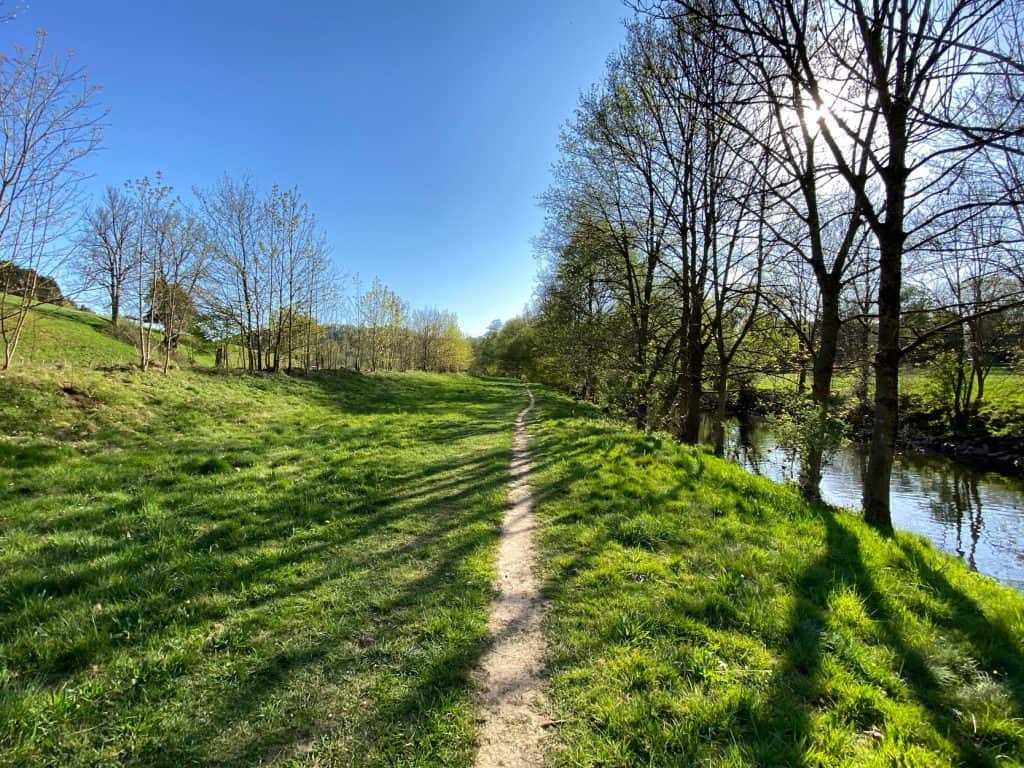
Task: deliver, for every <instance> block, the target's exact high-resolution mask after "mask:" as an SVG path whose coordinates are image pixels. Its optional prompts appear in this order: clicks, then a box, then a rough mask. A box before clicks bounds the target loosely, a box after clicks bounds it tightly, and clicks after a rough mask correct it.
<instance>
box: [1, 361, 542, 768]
mask: <svg viewBox="0 0 1024 768" xmlns="http://www.w3.org/2000/svg"><path fill="white" fill-rule="evenodd" d="M69 377H73V380H72V378H69ZM524 402H525V393H524V391H523V389H522V387H521V385H518V384H516V383H512V382H507V381H481V380H474V379H470V378H468V377H464V376H450V377H443V376H433V375H425V374H423V375H414V374H409V375H403V376H398V375H394V376H375V377H360V376H357V375H351V376H336V377H331V378H324V379H316V378H314V379H309V380H289V379H286V378H284V377H241V376H235V375H229V374H215V373H210V372H202V371H194V372H185V371H181V372H176V373H174V374H173V375H171V376H169V377H163V376H160V375H159V374H154V373H151V374H148V375H141V374H138V373H134V372H130V371H115V372H106V373H100V372H90V371H84V370H77V371H74V372H69V371H67V370H65V371H60V372H52V373H45V372H43V371H42V369H32V370H24V371H21V372H12V373H9V374H7V375H6V376H3V377H0V436H2V437H0V765H5V766H12V767H13V766H50V765H52V766H64V767H65V768H67V767H69V766H101V765H146V766H187V765H220V766H231V765H252V764H255V763H260V762H265V763H273V764H279V765H290V764H298V763H302V762H303V761H304V760H306V759H307V758H310V757H311V756H315V758H316V759H317V760H321V761H325V762H328V763H335V764H344V765H440V764H468V762H470V761H471V757H472V754H473V751H474V747H475V735H474V728H475V721H474V716H475V714H474V709H473V706H472V704H471V686H470V685H469V684H468V677H467V676H468V674H469V672H470V670H471V669H472V667H473V666H474V664H475V662H476V659H477V657H478V655H479V653H480V651H481V648H482V644H483V642H484V640H485V637H486V626H487V625H486V620H487V607H488V603H489V600H490V597H491V577H492V560H493V550H494V545H495V542H496V540H497V535H498V529H497V525H498V521H499V520H500V517H501V513H502V511H503V507H504V502H505V482H506V481H507V476H508V456H509V450H510V444H511V434H512V422H513V418H514V415H515V413H516V411H517V410H518V409H519V408H521V406H522V404H523V403H524Z"/></svg>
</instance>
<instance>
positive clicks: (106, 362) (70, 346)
mask: <svg viewBox="0 0 1024 768" xmlns="http://www.w3.org/2000/svg"><path fill="white" fill-rule="evenodd" d="M8 300H10V299H8ZM123 323H124V325H123V328H122V329H121V330H120V332H118V331H117V330H115V329H114V328H113V326H112V325H111V324H110V320H108V319H107V318H105V317H100V316H99V315H94V314H92V313H91V312H83V311H81V310H77V309H72V308H70V307H63V306H57V305H51V304H42V305H40V306H37V307H34V308H33V309H32V310H31V311H30V312H29V314H28V317H27V318H26V320H25V328H24V330H23V331H22V336H21V340H20V341H19V342H18V346H17V348H16V349H15V353H14V354H15V358H14V364H13V367H19V366H24V365H33V364H39V365H44V366H52V365H61V366H74V367H81V368H108V367H116V366H124V365H137V364H138V360H139V354H138V352H137V351H136V349H135V347H134V346H133V344H132V343H129V342H128V341H126V340H125V337H124V335H123V334H126V333H130V332H131V328H132V325H131V323H130V322H128V321H123ZM162 339H163V335H162V334H161V333H160V332H159V331H154V347H156V345H158V344H159V342H160V341H161V340H162ZM2 352H3V341H2V340H0V354H2ZM181 353H182V356H185V355H187V353H188V349H187V348H185V347H182V349H181ZM193 358H194V359H195V361H196V363H198V364H200V365H208V366H212V365H213V357H212V355H210V354H209V353H202V352H199V351H193Z"/></svg>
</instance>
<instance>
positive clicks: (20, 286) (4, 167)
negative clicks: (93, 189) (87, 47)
mask: <svg viewBox="0 0 1024 768" xmlns="http://www.w3.org/2000/svg"><path fill="white" fill-rule="evenodd" d="M45 46H46V35H45V34H44V33H39V35H38V36H37V39H36V44H35V46H34V47H33V48H32V49H31V50H26V49H23V48H16V49H15V53H14V55H13V56H10V57H4V58H2V59H0V133H2V141H3V147H2V150H3V151H2V152H0V248H2V249H3V251H4V252H5V259H4V260H3V261H2V262H0V337H2V339H3V342H4V362H3V367H4V368H8V367H9V366H10V364H11V361H12V360H13V357H14V353H15V350H16V348H17V345H18V341H19V339H20V338H21V333H22V330H23V329H24V326H25V321H26V319H27V317H28V313H29V311H30V310H31V309H32V307H33V306H35V305H37V304H38V303H40V301H42V300H43V297H41V296H40V295H39V293H38V287H39V278H40V275H41V273H48V272H53V271H55V270H56V268H57V267H58V266H59V265H60V264H61V263H62V262H63V261H64V259H65V258H66V256H67V253H66V251H65V250H64V249H63V248H61V247H59V244H60V241H61V239H62V238H63V236H64V235H65V234H66V233H67V231H68V230H69V229H70V227H71V216H72V213H73V211H74V208H75V203H76V200H77V194H78V182H79V181H80V180H81V172H80V171H79V164H80V161H81V160H82V158H83V157H85V156H86V155H87V154H89V153H90V152H91V151H92V150H93V149H95V148H96V147H97V146H98V145H99V142H100V136H101V121H102V119H103V116H104V112H103V111H102V110H101V109H100V108H99V107H98V104H97V88H96V87H95V86H92V85H90V84H89V81H88V78H87V76H86V73H85V70H84V69H81V68H76V67H75V66H73V65H72V60H71V57H70V56H65V57H59V56H47V55H46V53H45Z"/></svg>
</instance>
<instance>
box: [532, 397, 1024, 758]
mask: <svg viewBox="0 0 1024 768" xmlns="http://www.w3.org/2000/svg"><path fill="white" fill-rule="evenodd" d="M531 429H532V431H533V435H534V438H533V442H532V452H533V463H534V472H535V475H534V479H533V485H534V489H535V498H536V501H537V504H538V514H539V515H540V517H541V520H542V524H543V536H542V547H541V550H542V553H543V558H544V570H545V576H546V584H547V587H546V588H547V590H548V592H549V594H550V596H551V598H552V601H553V607H552V611H551V613H550V615H549V634H550V671H551V676H552V677H551V695H552V700H553V705H554V707H555V710H556V711H555V718H556V719H558V720H559V721H562V724H561V725H560V727H559V728H558V729H557V733H556V738H555V746H554V748H553V751H552V761H553V763H554V764H555V765H559V766H590V765H604V766H677V765H716V766H740V765H763V766H786V765H794V766H795V765H806V766H811V765H823V766H833V765H858V766H929V767H931V766H951V765H972V766H986V765H1020V764H1022V763H1024V596H1021V595H1019V594H1017V593H1015V592H1014V591H1012V590H1011V589H1009V588H1007V587H1003V586H1001V585H999V584H997V583H995V582H994V581H992V580H990V579H988V578H986V577H983V576H980V575H977V574H973V573H970V572H969V571H968V570H967V569H966V568H965V567H964V566H963V564H962V563H960V562H959V561H958V560H956V559H955V558H952V557H949V556H946V555H944V554H942V553H939V552H936V551H934V550H932V549H931V548H930V547H929V545H928V544H927V543H926V542H925V541H924V540H922V539H920V538H917V537H915V536H911V535H906V534H901V533H897V534H895V535H892V536H885V535H882V534H881V533H879V532H877V531H875V530H874V529H872V528H870V527H868V526H866V525H865V524H864V523H863V522H862V520H860V519H859V518H858V517H856V516H854V515H852V514H850V513H846V512H840V511H834V510H830V509H827V508H825V507H822V506H812V505H809V504H807V503H805V502H803V501H801V500H800V499H799V497H798V495H797V493H796V492H795V491H794V490H793V489H792V488H790V487H787V486H782V485H775V484H772V483H770V482H768V481H765V480H763V479H760V478H756V477H753V476H751V475H748V474H746V473H744V472H743V471H742V470H740V469H739V468H737V467H735V466H732V465H730V464H728V463H725V462H722V461H719V460H716V459H714V458H712V457H710V456H707V455H703V454H701V453H698V452H696V451H694V450H691V449H687V448H685V447H681V446H678V445H676V444H674V443H673V442H672V441H670V440H669V439H666V438H663V437H659V436H656V435H655V436H645V435H642V434H639V433H637V432H635V431H632V430H629V429H627V428H624V427H623V426H622V425H620V424H618V423H615V422H612V421H609V420H606V419H603V418H601V417H599V416H597V415H595V414H593V413H592V412H590V411H588V410H586V409H585V408H584V407H582V406H580V405H578V404H573V403H571V402H569V401H567V400H565V399H563V398H561V397H559V396H556V395H552V394H545V395H544V396H543V397H541V398H540V399H539V407H538V409H537V410H536V411H535V413H534V414H533V419H532V424H531Z"/></svg>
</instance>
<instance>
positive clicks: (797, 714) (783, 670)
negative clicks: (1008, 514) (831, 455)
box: [744, 507, 1024, 766]
mask: <svg viewBox="0 0 1024 768" xmlns="http://www.w3.org/2000/svg"><path fill="white" fill-rule="evenodd" d="M816 514H817V515H818V517H819V518H820V519H821V521H822V522H823V524H824V526H825V531H826V551H825V552H824V553H823V554H822V556H821V557H819V558H818V559H816V560H815V561H814V562H812V563H811V564H810V565H809V566H807V568H806V569H805V570H804V571H803V573H802V574H801V575H800V576H799V578H798V579H797V581H796V583H795V585H794V588H793V592H794V596H795V602H794V604H793V608H792V611H791V613H790V617H789V622H788V623H789V630H788V632H787V635H786V638H787V639H786V645H785V654H784V657H783V663H782V665H781V667H780V668H779V669H778V670H777V671H776V672H775V674H774V675H773V679H772V681H771V686H770V692H769V693H768V694H767V696H766V697H765V701H764V702H762V703H760V704H759V705H758V706H757V708H756V712H757V713H759V714H755V715H754V717H753V718H752V720H751V721H750V722H749V723H748V726H747V727H746V728H745V729H744V730H745V741H746V745H747V748H748V749H749V751H750V752H751V753H752V754H753V755H754V756H755V758H756V759H757V760H758V762H760V763H762V764H769V763H770V764H792V765H795V764H803V763H805V762H806V761H807V759H808V755H807V746H808V744H809V742H810V740H811V737H812V735H813V734H812V721H811V713H812V711H813V710H814V709H817V708H820V707H827V706H828V704H827V703H826V702H827V697H826V695H825V692H824V690H823V689H822V685H821V669H822V660H823V657H824V656H825V655H826V654H827V653H832V652H833V649H831V648H829V647H827V646H828V643H829V640H828V639H827V637H828V633H829V619H830V607H829V601H830V597H831V596H832V595H833V594H834V593H835V592H836V590H838V589H842V588H851V589H853V590H854V591H855V592H856V594H857V595H858V596H859V597H860V599H861V600H862V601H863V605H864V607H865V610H866V613H867V615H868V616H870V617H871V621H872V625H873V626H874V627H875V628H876V629H877V630H878V631H879V633H880V636H881V642H882V643H883V644H884V645H885V646H886V647H888V648H889V649H890V650H891V651H892V653H893V654H894V656H895V658H896V659H898V661H899V664H900V672H899V676H900V679H902V680H903V681H904V682H905V684H906V693H907V695H908V696H909V697H910V698H912V699H913V700H914V701H915V702H916V703H917V704H918V705H919V706H920V707H921V709H922V710H923V711H924V713H925V715H926V716H927V717H928V719H929V720H930V722H931V725H932V727H933V728H934V729H935V731H936V732H937V733H939V734H942V735H944V736H945V738H946V739H948V741H949V743H950V745H951V746H952V748H953V749H954V751H955V753H956V755H957V761H958V762H959V763H961V764H963V765H977V766H990V765H991V766H995V765H997V764H998V758H997V755H998V752H999V749H998V747H1000V746H1002V745H992V744H986V743H984V740H983V739H981V738H978V737H977V736H976V735H975V734H973V733H972V731H971V723H970V721H969V720H968V721H965V720H964V718H963V717H962V716H961V713H960V712H959V711H958V709H957V702H956V700H955V699H954V696H953V695H952V692H951V691H950V689H949V687H948V685H947V684H946V683H944V681H943V680H942V679H940V677H939V675H938V674H937V673H936V670H935V669H934V667H933V665H932V663H931V662H930V660H929V658H928V655H927V652H926V651H925V650H923V649H921V648H919V647H916V646H915V645H914V643H913V642H912V641H911V640H909V639H908V637H907V633H906V632H905V629H904V626H903V622H904V621H906V620H911V619H904V618H903V616H913V615H914V614H913V612H908V611H907V609H906V607H904V606H900V604H899V603H900V600H901V597H900V596H899V595H895V594H886V593H885V592H884V590H882V589H881V588H879V586H878V584H877V582H876V578H875V576H874V574H873V573H872V569H871V567H869V566H868V565H866V564H865V562H864V559H863V556H862V552H861V542H860V539H859V538H858V536H857V535H856V534H854V533H853V532H851V530H850V529H849V527H847V525H846V524H845V523H844V521H843V520H842V514H843V513H839V512H836V511H834V510H831V509H825V508H823V507H818V508H817V510H816ZM868 535H870V534H868ZM899 546H900V547H901V548H903V549H904V551H907V547H906V545H905V544H900V545H899ZM910 562H911V568H912V571H913V573H914V574H916V575H918V576H920V577H923V578H924V580H925V581H926V583H929V584H930V585H931V586H932V588H933V589H936V592H937V594H938V595H939V596H940V597H941V599H942V600H943V601H944V602H945V603H946V605H948V606H949V607H951V608H952V609H953V614H952V618H951V619H950V620H947V621H946V622H945V623H946V624H947V628H948V629H949V630H950V631H951V632H956V633H957V634H958V635H961V636H963V637H965V638H966V639H967V640H968V641H969V643H970V647H971V652H972V654H973V655H974V656H975V657H976V658H977V660H978V661H981V662H982V663H983V664H984V665H985V668H986V669H994V670H998V671H999V672H1001V673H1002V674H1003V675H1005V676H1007V677H1008V678H1009V679H1010V680H1011V681H1012V682H1011V686H1012V687H1013V690H1014V691H1015V700H1016V704H1017V709H1018V711H1019V713H1020V712H1024V708H1022V707H1021V703H1020V702H1021V699H1020V691H1021V688H1020V684H1021V675H1022V674H1024V659H1022V657H1021V654H1020V652H1019V651H1018V650H1017V647H1016V643H1015V642H1014V640H1013V638H1012V637H1011V636H1010V635H1009V633H1007V632H1006V631H1005V629H1003V628H1001V627H999V626H998V625H995V624H993V623H991V622H989V621H988V620H987V619H986V618H985V617H984V615H983V614H982V613H981V612H980V611H979V610H978V609H977V607H976V606H974V604H973V602H972V601H970V600H969V599H968V598H966V597H964V596H963V595H962V594H960V593H959V592H957V591H956V590H955V589H953V588H952V587H951V586H950V585H949V584H948V582H946V581H945V579H943V578H942V576H941V574H939V573H938V572H937V571H935V569H934V568H932V567H931V566H929V565H928V564H927V563H926V562H924V561H923V560H921V559H919V558H912V559H911V561H910ZM941 615H942V612H941V611H938V612H936V611H928V612H927V614H925V615H919V616H916V617H915V618H914V619H913V620H920V621H926V622H935V621H938V620H941V619H940V617H941ZM871 717H874V718H878V719H880V718H881V713H877V712H876V713H875V714H874V715H872V716H871ZM858 725H859V727H861V728H862V729H865V730H866V729H868V728H869V727H874V726H877V725H883V723H881V722H867V721H865V722H862V723H859V724H858ZM993 746H995V747H996V748H995V749H993V748H992V747H993ZM1010 746H1012V745H1010ZM1018 746H1019V745H1018Z"/></svg>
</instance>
